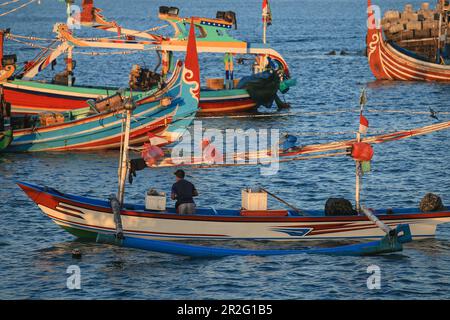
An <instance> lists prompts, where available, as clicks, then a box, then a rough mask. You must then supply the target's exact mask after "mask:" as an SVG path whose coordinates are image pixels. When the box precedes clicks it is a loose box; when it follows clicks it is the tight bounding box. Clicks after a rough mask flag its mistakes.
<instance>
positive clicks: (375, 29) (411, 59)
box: [366, 0, 450, 82]
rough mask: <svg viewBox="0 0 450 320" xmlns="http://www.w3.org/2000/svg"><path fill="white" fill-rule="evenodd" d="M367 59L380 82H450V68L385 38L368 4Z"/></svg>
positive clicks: (369, 2) (369, 3)
mask: <svg viewBox="0 0 450 320" xmlns="http://www.w3.org/2000/svg"><path fill="white" fill-rule="evenodd" d="M367 3H368V16H369V21H368V31H367V38H366V43H367V58H368V61H369V66H370V69H371V71H372V73H373V75H374V76H375V78H377V79H378V80H403V81H442V82H446V81H450V66H448V65H441V64H438V63H431V62H428V61H425V60H424V59H423V60H422V59H420V57H418V56H417V55H415V54H412V53H411V52H409V51H407V50H405V49H402V48H400V47H399V46H397V45H396V44H395V43H393V42H389V41H385V40H384V38H383V34H382V30H381V25H380V21H378V20H377V19H376V18H375V15H374V12H373V9H372V7H371V1H370V0H368V1H367Z"/></svg>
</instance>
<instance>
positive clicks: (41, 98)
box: [3, 1, 295, 114]
mask: <svg viewBox="0 0 450 320" xmlns="http://www.w3.org/2000/svg"><path fill="white" fill-rule="evenodd" d="M99 12H100V10H99V9H96V8H94V7H93V4H92V1H83V12H82V14H81V16H82V22H83V24H84V25H90V26H92V27H94V28H96V29H101V30H105V31H113V30H115V32H117V31H118V30H120V31H119V33H120V34H121V36H126V37H127V38H126V39H124V40H123V39H111V38H95V39H81V38H77V37H75V36H74V35H73V34H72V33H71V32H70V31H69V30H68V29H67V27H66V26H64V25H59V26H57V27H55V28H56V29H57V30H58V31H57V32H58V36H57V38H59V39H60V40H61V41H62V42H61V44H60V45H59V46H57V47H56V48H53V49H52V50H49V51H46V52H45V54H43V55H41V56H39V58H38V59H36V60H35V61H33V62H32V63H30V64H29V66H28V67H27V68H26V70H24V72H22V73H21V74H20V75H19V77H18V78H17V79H10V80H9V81H7V82H4V83H3V87H4V90H5V99H6V100H7V101H8V102H10V103H11V104H12V108H13V113H14V114H30V113H31V114H32V113H37V112H42V111H67V110H71V109H73V108H80V107H85V106H86V101H87V100H88V99H103V98H105V97H106V96H107V95H108V93H109V92H111V91H114V90H115V89H114V88H104V87H89V86H67V85H58V84H54V83H46V82H36V81H31V79H32V78H33V77H34V76H35V75H36V74H37V73H39V72H41V71H42V70H43V69H45V68H46V67H47V66H49V65H50V64H51V63H52V62H53V61H54V60H55V59H56V58H57V57H58V56H60V55H62V54H65V53H67V55H68V60H67V61H70V62H68V66H67V71H68V74H72V72H73V64H72V62H71V61H72V49H73V47H82V48H83V47H84V48H86V47H91V48H116V49H117V48H120V49H126V50H149V48H152V50H156V51H158V52H162V53H163V56H164V57H167V59H168V60H164V59H163V61H162V64H163V65H165V66H170V65H171V62H170V59H171V58H169V57H170V56H171V54H170V53H171V52H172V51H185V50H186V45H187V40H186V39H187V27H186V25H187V21H188V19H186V18H181V17H178V15H174V14H170V13H161V12H160V15H159V17H160V18H161V19H162V20H164V21H167V22H169V23H170V25H171V26H172V27H173V28H174V37H172V38H167V37H162V36H159V35H156V34H152V33H149V32H140V31H136V30H129V29H126V28H123V27H121V26H119V25H118V24H117V23H116V22H109V21H107V20H106V19H105V18H104V17H103V16H102V15H100V13H99ZM193 19H194V25H195V27H196V28H197V29H198V30H199V31H200V34H201V35H202V36H201V37H199V39H198V43H197V45H198V51H199V52H205V53H218V52H219V53H230V54H231V53H232V54H250V55H252V56H255V57H259V61H260V64H261V67H260V68H259V69H258V70H259V72H261V71H262V70H265V69H266V64H267V63H268V62H267V61H268V60H267V59H270V61H272V65H275V66H276V68H277V70H278V71H277V72H275V71H272V70H270V71H267V76H266V77H265V78H262V77H255V78H253V79H252V78H250V79H248V78H249V77H246V78H247V81H246V82H242V87H234V88H230V89H225V88H224V87H223V84H222V87H221V88H219V87H217V86H216V87H214V89H211V88H208V87H202V91H201V95H200V104H199V114H211V113H222V114H223V113H236V112H246V111H251V110H255V109H256V108H257V107H258V106H259V105H271V104H272V102H273V101H274V99H275V101H276V102H277V104H278V105H280V106H281V105H285V104H284V103H283V102H281V100H280V99H279V98H278V96H277V92H278V91H279V89H280V90H281V91H282V92H283V93H285V92H287V90H289V87H290V86H293V85H295V79H290V74H289V69H288V66H287V63H286V61H285V60H284V59H283V57H282V56H281V55H280V54H279V53H278V52H276V51H275V50H273V49H271V48H269V47H268V46H267V45H265V44H250V43H246V42H244V41H240V40H237V39H234V38H233V37H231V36H230V35H229V34H228V31H229V29H231V28H232V26H233V22H231V21H229V20H227V19H224V18H218V19H208V18H198V17H194V18H193ZM136 38H143V39H144V41H138V40H136ZM263 64H264V66H263ZM169 69H170V68H169V67H167V68H163V70H162V73H163V76H165V73H167V71H168V70H169ZM280 77H281V78H280ZM19 78H20V79H19ZM222 82H223V81H222ZM235 83H236V84H237V85H238V81H235ZM252 83H255V84H257V85H258V90H252V89H251V85H252ZM134 91H135V92H136V94H138V91H139V90H134ZM260 92H265V94H264V95H262V94H260Z"/></svg>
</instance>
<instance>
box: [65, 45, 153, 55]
mask: <svg viewBox="0 0 450 320" xmlns="http://www.w3.org/2000/svg"><path fill="white" fill-rule="evenodd" d="M154 50H158V48H157V47H150V48H146V49H143V50H128V51H113V52H95V51H91V52H84V51H73V53H74V54H81V55H86V56H108V55H126V54H136V53H139V52H145V51H154Z"/></svg>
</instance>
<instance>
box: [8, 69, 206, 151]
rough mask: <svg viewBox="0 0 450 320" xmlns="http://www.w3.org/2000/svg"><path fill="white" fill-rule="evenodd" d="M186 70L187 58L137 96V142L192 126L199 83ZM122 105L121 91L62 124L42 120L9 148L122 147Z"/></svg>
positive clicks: (18, 133)
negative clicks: (116, 103) (159, 86)
mask: <svg viewBox="0 0 450 320" xmlns="http://www.w3.org/2000/svg"><path fill="white" fill-rule="evenodd" d="M186 72H187V71H186V67H184V68H183V63H181V62H178V63H177V68H176V70H175V72H174V73H173V76H172V78H171V79H170V80H169V81H168V82H167V85H166V87H165V88H163V89H161V90H159V91H157V92H156V93H155V92H148V93H146V94H145V95H144V96H139V97H137V96H135V97H134V101H135V104H136V108H135V110H134V111H133V119H134V121H133V122H132V124H131V131H130V144H131V145H136V144H141V143H143V142H145V141H148V140H149V134H152V135H156V136H158V137H161V138H162V139H163V140H162V141H164V143H170V142H173V141H175V140H176V139H177V138H178V137H179V135H180V134H181V133H182V130H183V129H185V128H187V127H188V126H189V125H190V123H191V121H192V120H193V119H194V117H195V113H196V111H197V109H198V99H197V98H196V97H195V96H193V94H192V93H191V90H193V88H195V87H196V86H198V83H196V82H192V81H191V80H190V79H189V78H188V77H187V73H186ZM117 98H119V99H120V101H119V106H118V107H117V106H114V105H113V103H111V105H110V106H108V103H109V99H111V101H112V100H114V99H116V100H117ZM99 104H102V105H103V106H105V105H106V108H105V109H104V110H103V111H98V105H99ZM122 107H123V103H122V98H121V97H118V96H117V95H116V96H115V97H111V98H106V100H105V101H100V102H99V103H98V104H97V105H96V106H95V107H94V110H95V111H92V109H90V108H82V109H81V110H80V109H79V110H72V111H71V112H68V113H66V114H60V118H61V122H60V123H52V124H44V125H42V124H40V123H36V124H35V125H31V126H29V127H25V128H23V129H17V130H14V141H13V142H12V143H11V144H10V146H9V147H8V148H6V149H4V150H3V151H4V152H36V151H75V150H76V151H92V150H103V149H112V148H117V147H119V146H120V143H121V139H122V134H121V130H122V125H123V119H122V118H121V112H122V110H123V109H122ZM50 116H52V115H50ZM24 119H25V120H27V122H28V123H30V121H29V117H26V118H20V120H21V121H20V122H18V123H20V124H23V123H24ZM34 120H36V121H37V120H39V119H37V118H36V119H34Z"/></svg>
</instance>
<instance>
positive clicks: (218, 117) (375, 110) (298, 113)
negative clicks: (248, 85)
mask: <svg viewBox="0 0 450 320" xmlns="http://www.w3.org/2000/svg"><path fill="white" fill-rule="evenodd" d="M346 112H349V113H351V112H354V113H356V112H358V113H359V112H360V110H359V108H358V109H337V110H333V111H310V112H305V111H297V112H288V113H277V112H272V113H261V114H244V115H242V114H241V115H231V116H225V115H224V116H200V118H202V119H237V118H267V117H286V116H296V115H304V116H306V115H309V116H314V115H327V114H328V115H333V114H337V113H346ZM366 112H369V113H402V114H428V115H429V114H431V113H430V111H409V110H395V109H386V110H382V109H371V110H366ZM436 113H437V114H438V115H439V114H441V115H449V114H450V112H448V111H437V112H436Z"/></svg>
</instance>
